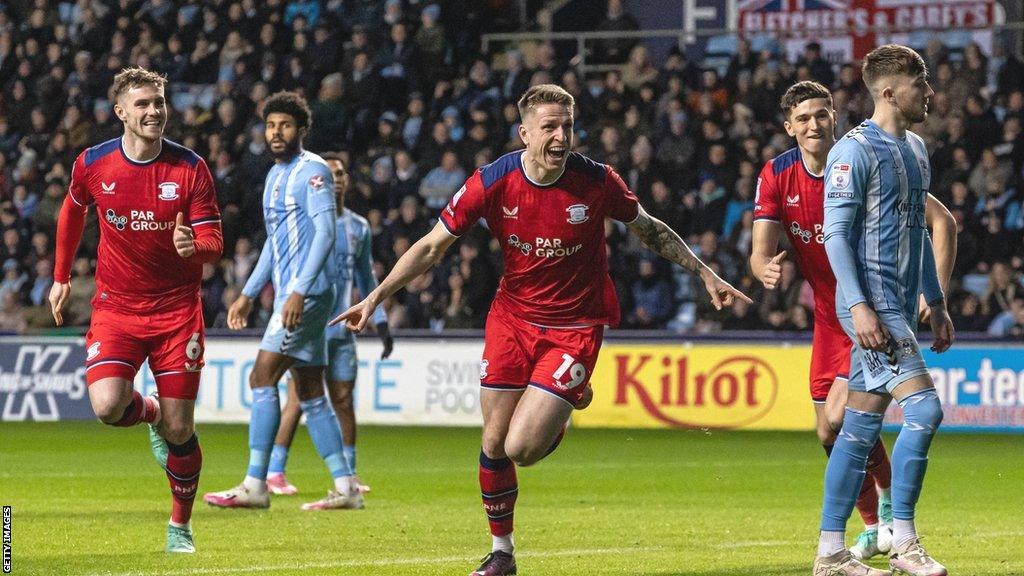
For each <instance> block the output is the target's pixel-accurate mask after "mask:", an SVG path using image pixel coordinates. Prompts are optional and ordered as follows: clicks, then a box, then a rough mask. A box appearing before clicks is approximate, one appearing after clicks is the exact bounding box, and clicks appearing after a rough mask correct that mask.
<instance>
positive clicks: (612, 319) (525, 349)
mask: <svg viewBox="0 0 1024 576" xmlns="http://www.w3.org/2000/svg"><path fill="white" fill-rule="evenodd" d="M574 105H575V102H574V100H573V97H572V96H571V95H570V94H569V93H568V92H566V91H565V90H564V89H562V88H561V87H559V86H555V85H552V84H542V85H538V86H534V87H532V88H530V89H529V90H527V91H526V93H525V94H523V96H522V98H520V100H519V113H520V116H521V117H522V124H521V125H520V127H519V135H520V137H521V138H522V140H523V142H524V143H525V144H526V149H525V150H521V151H517V152H512V153H509V154H506V155H504V156H502V157H501V158H499V159H498V160H496V161H495V162H494V163H492V164H489V165H487V166H484V167H482V168H480V169H479V170H477V171H476V172H475V173H474V174H473V175H472V176H471V177H470V178H469V180H467V181H466V184H465V186H463V187H462V189H461V190H459V192H458V193H456V194H455V196H454V197H453V198H452V199H451V201H450V202H449V204H448V206H447V207H445V208H444V210H443V211H442V212H441V216H440V222H439V223H438V224H437V225H436V226H435V227H434V229H433V230H431V231H430V233H428V234H427V235H426V236H425V237H423V238H422V239H420V240H419V241H417V242H416V243H415V244H414V245H413V246H412V247H410V248H409V250H408V251H407V252H406V253H405V254H404V255H403V256H402V257H401V258H400V259H399V260H398V262H397V263H396V264H395V267H394V269H393V270H392V271H391V273H390V274H389V275H388V277H387V278H385V279H384V281H383V282H381V284H380V286H378V287H377V289H376V290H374V291H373V292H371V293H370V294H369V295H368V296H367V297H366V299H364V300H363V301H362V302H359V303H358V304H356V305H355V306H353V307H352V308H350V309H349V310H347V311H346V312H345V313H343V314H341V315H340V316H338V317H337V318H335V319H334V320H333V321H332V322H334V323H337V322H342V321H345V322H347V325H348V326H349V327H350V328H351V329H353V330H356V331H358V330H361V329H362V328H363V327H364V326H365V325H366V323H367V322H368V321H369V319H370V318H371V317H372V315H373V311H374V310H375V309H376V308H377V306H378V305H379V304H380V303H381V302H383V301H384V300H385V299H386V298H388V297H389V296H390V295H391V294H394V293H395V292H396V291H397V290H399V289H401V288H402V287H403V286H405V285H406V284H407V283H408V282H410V281H411V280H412V279H413V278H415V277H417V276H419V275H420V274H422V273H423V272H424V271H426V270H427V269H429V268H430V267H431V266H433V265H434V264H435V263H437V262H438V261H439V260H440V259H441V257H442V255H443V254H444V252H445V250H447V249H448V247H449V246H451V245H452V244H453V243H454V242H455V241H456V239H458V237H459V236H461V235H462V234H465V233H466V232H467V231H468V230H469V229H470V228H472V227H473V226H474V225H475V224H476V223H477V221H478V220H480V219H484V220H485V221H486V222H487V226H488V228H489V229H490V231H491V233H492V234H493V235H494V237H495V238H496V239H498V241H499V242H500V243H501V246H502V252H503V256H504V261H505V273H504V275H503V276H502V278H501V283H500V284H499V288H498V294H497V296H496V297H495V299H494V302H493V304H492V305H491V310H490V313H489V315H488V319H487V326H486V329H485V335H484V353H483V359H482V360H481V362H480V383H481V387H482V390H481V392H480V406H481V411H482V412H483V418H484V426H483V439H482V444H483V445H482V449H481V452H480V490H481V492H482V496H483V503H484V510H485V512H486V514H487V517H488V520H489V522H490V529H491V535H492V551H491V553H490V554H488V555H487V556H486V557H485V558H484V561H483V563H482V564H481V565H480V567H479V568H477V570H475V571H474V572H472V574H473V575H479V576H504V575H507V574H515V573H516V562H515V557H514V556H513V552H514V550H513V542H512V516H513V510H514V507H515V502H516V496H517V494H518V483H517V480H516V466H529V465H531V464H535V463H537V462H538V461H540V460H541V459H542V458H544V457H545V456H547V455H548V454H550V453H551V452H552V451H553V450H554V449H555V447H556V446H557V445H558V442H559V441H560V440H561V437H562V435H563V434H564V432H565V426H566V424H567V422H568V420H569V416H570V414H571V413H572V411H573V409H574V407H576V406H577V405H578V404H579V403H580V401H581V399H582V398H583V397H584V394H585V392H586V391H587V390H588V382H589V379H590V375H591V372H592V371H593V369H594V364H595V363H596V362H597V355H598V351H599V349H600V347H601V340H602V337H603V335H604V326H605V325H611V326H614V325H616V324H617V323H618V320H619V306H618V302H617V300H616V296H615V289H614V287H613V286H612V282H611V278H609V276H608V262H607V258H606V255H605V249H606V247H605V238H604V219H605V218H612V219H615V220H619V221H621V222H626V223H627V226H628V227H629V229H630V230H632V231H633V232H634V233H635V234H637V235H638V236H639V237H640V239H641V240H642V241H643V242H644V243H645V244H646V245H647V246H649V247H650V248H651V249H653V250H654V251H656V252H658V253H659V254H661V255H662V256H664V257H665V258H667V259H669V260H671V261H672V262H675V263H677V264H679V265H680V266H682V267H684V268H686V269H687V270H689V271H691V272H694V273H696V274H699V275H700V277H701V279H702V280H703V281H704V286H705V288H706V289H707V291H708V294H710V296H711V300H712V302H713V303H714V305H715V307H716V308H721V307H722V306H723V305H725V306H729V305H731V304H732V303H733V302H734V301H735V300H736V299H737V298H739V299H743V300H746V301H747V302H749V301H750V300H749V298H747V297H746V296H745V295H743V294H742V293H741V292H739V291H738V290H736V289H735V288H733V287H732V286H730V285H729V284H728V283H727V282H725V281H724V280H722V279H721V278H719V277H718V276H717V275H716V274H715V273H714V272H713V271H712V270H711V269H710V268H708V267H707V266H705V265H704V263H702V262H701V261H700V260H699V259H698V258H697V257H696V256H694V254H693V252H692V251H691V250H690V248H689V247H688V246H687V245H686V243H685V242H683V240H682V239H680V238H679V236H678V235H677V234H676V233H675V232H673V231H672V230H671V229H670V228H669V227H668V226H666V225H665V224H664V223H663V222H661V221H660V220H658V219H656V218H653V217H651V216H649V215H648V214H647V213H646V212H644V210H643V208H641V207H640V205H639V203H638V202H637V199H636V196H634V194H633V193H632V192H631V191H630V190H629V189H628V188H627V187H626V185H625V183H624V182H623V181H622V178H620V177H619V175H618V174H617V173H616V172H615V171H614V170H612V169H611V168H610V167H608V166H605V165H603V164H598V163H597V162H594V161H593V160H590V159H589V158H587V157H585V156H582V155H580V154H577V153H574V152H572V145H573V107H574Z"/></svg>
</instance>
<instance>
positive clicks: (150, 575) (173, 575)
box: [89, 547, 659, 576]
mask: <svg viewBox="0 0 1024 576" xmlns="http://www.w3.org/2000/svg"><path fill="white" fill-rule="evenodd" d="M658 549H659V548H655V547H637V548H580V549H576V550H556V551H553V552H519V553H517V554H516V557H517V558H551V557H561V556H599V555H605V554H626V553H630V552H650V551H653V550H658ZM468 560H469V557H468V556H444V557H440V558H439V557H436V556H434V557H421V558H391V559H383V560H347V561H343V562H306V563H303V564H279V565H276V566H246V567H237V568H235V567H224V568H185V569H182V570H169V571H168V570H164V569H161V570H157V571H153V572H144V571H133V572H91V573H89V576H197V575H202V574H248V573H260V572H274V571H277V570H327V569H332V568H359V567H373V566H407V565H411V564H450V563H453V562H465V561H468Z"/></svg>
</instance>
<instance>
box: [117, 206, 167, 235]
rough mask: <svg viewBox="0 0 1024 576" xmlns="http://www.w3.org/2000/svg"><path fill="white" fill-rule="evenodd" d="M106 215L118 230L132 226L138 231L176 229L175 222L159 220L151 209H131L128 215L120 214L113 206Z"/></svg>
mask: <svg viewBox="0 0 1024 576" xmlns="http://www.w3.org/2000/svg"><path fill="white" fill-rule="evenodd" d="M104 217H105V219H106V221H107V222H109V223H110V225H111V226H113V227H114V228H117V229H118V230H124V229H125V228H131V229H132V230H134V231H136V232H154V231H159V230H172V229H174V222H169V221H159V220H157V219H156V215H155V214H154V213H153V212H152V211H150V210H131V211H130V212H129V215H128V216H118V215H117V212H114V210H113V209H112V208H108V209H107V211H106V213H105V214H104Z"/></svg>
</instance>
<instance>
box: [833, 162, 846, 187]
mask: <svg viewBox="0 0 1024 576" xmlns="http://www.w3.org/2000/svg"><path fill="white" fill-rule="evenodd" d="M831 179H832V186H834V187H836V188H839V189H840V190H842V189H844V188H846V187H847V186H849V185H850V165H849V164H836V165H835V166H833V167H832V177H831Z"/></svg>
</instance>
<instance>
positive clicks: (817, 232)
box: [789, 220, 825, 244]
mask: <svg viewBox="0 0 1024 576" xmlns="http://www.w3.org/2000/svg"><path fill="white" fill-rule="evenodd" d="M789 233H790V234H792V235H793V238H799V239H800V240H803V242H804V244H810V243H811V239H812V238H813V239H814V241H815V242H817V243H818V244H824V243H825V234H824V233H823V231H822V226H821V224H815V225H814V231H813V232H812V231H810V230H804V228H803V226H801V225H800V223H799V222H797V221H796V220H794V221H792V222H790V224H789Z"/></svg>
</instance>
